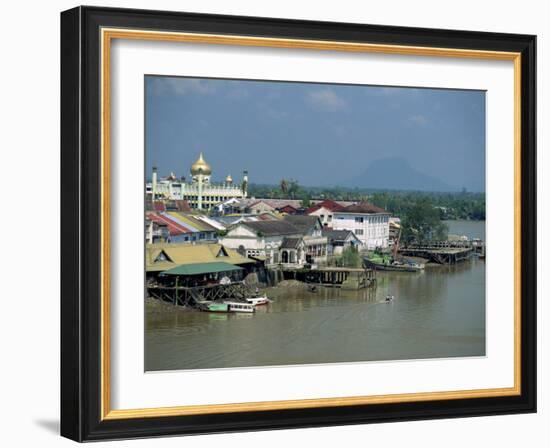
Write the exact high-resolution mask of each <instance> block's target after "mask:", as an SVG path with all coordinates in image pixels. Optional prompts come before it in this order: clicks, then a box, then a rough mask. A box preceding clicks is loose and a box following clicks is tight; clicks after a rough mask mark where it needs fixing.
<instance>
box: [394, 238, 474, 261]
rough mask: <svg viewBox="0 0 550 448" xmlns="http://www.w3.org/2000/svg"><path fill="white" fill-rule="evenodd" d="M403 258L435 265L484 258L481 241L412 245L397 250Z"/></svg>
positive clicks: (433, 242) (436, 242) (435, 242)
mask: <svg viewBox="0 0 550 448" xmlns="http://www.w3.org/2000/svg"><path fill="white" fill-rule="evenodd" d="M399 253H400V254H401V255H404V256H410V257H420V258H425V259H426V260H428V261H431V262H433V263H437V264H455V263H460V262H461V261H464V260H467V259H468V258H470V257H471V256H472V255H474V254H477V255H480V256H482V257H483V256H485V243H483V242H482V241H476V240H474V241H471V240H468V241H431V242H430V243H427V244H413V245H409V246H407V247H404V248H400V249H399Z"/></svg>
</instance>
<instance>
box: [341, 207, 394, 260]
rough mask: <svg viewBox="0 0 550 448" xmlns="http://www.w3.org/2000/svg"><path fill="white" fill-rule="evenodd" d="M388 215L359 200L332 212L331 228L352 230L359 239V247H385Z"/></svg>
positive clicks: (388, 226) (388, 232)
mask: <svg viewBox="0 0 550 448" xmlns="http://www.w3.org/2000/svg"><path fill="white" fill-rule="evenodd" d="M390 216H391V215H390V213H388V212H386V211H385V210H384V209H382V208H380V207H376V206H374V205H372V204H369V203H367V202H361V203H359V204H357V205H350V206H348V207H345V208H343V209H342V210H340V211H337V212H334V219H333V222H332V228H333V229H334V230H350V231H352V232H353V233H354V234H355V236H356V237H357V238H358V239H359V240H360V241H361V247H360V249H364V250H373V249H385V248H387V247H388V241H389V234H390V225H389V220H390Z"/></svg>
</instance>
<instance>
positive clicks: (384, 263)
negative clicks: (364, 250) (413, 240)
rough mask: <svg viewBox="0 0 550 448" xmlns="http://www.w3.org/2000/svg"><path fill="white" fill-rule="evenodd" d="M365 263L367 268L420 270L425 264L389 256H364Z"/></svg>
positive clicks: (401, 270) (378, 269) (404, 270)
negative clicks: (398, 259)
mask: <svg viewBox="0 0 550 448" xmlns="http://www.w3.org/2000/svg"><path fill="white" fill-rule="evenodd" d="M363 264H364V266H365V267H366V268H370V269H375V270H377V271H398V272H419V271H421V270H422V269H424V266H423V265H421V264H418V263H412V262H410V261H397V260H393V259H392V257H389V256H371V257H364V258H363Z"/></svg>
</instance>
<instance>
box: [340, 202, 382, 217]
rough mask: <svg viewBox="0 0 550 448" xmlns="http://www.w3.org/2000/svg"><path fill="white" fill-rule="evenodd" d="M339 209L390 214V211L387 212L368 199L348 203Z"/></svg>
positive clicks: (344, 211) (346, 211) (349, 211)
mask: <svg viewBox="0 0 550 448" xmlns="http://www.w3.org/2000/svg"><path fill="white" fill-rule="evenodd" d="M338 211H340V212H343V213H387V214H388V215H389V212H387V211H386V210H384V209H383V208H380V207H377V206H376V205H373V204H370V203H368V202H366V201H363V202H360V203H359V204H355V205H348V206H347V207H344V208H343V209H342V210H338Z"/></svg>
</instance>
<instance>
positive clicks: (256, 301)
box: [246, 294, 270, 306]
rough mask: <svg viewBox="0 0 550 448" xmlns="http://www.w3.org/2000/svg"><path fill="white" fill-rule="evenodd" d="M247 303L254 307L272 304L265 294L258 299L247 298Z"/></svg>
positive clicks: (257, 297)
mask: <svg viewBox="0 0 550 448" xmlns="http://www.w3.org/2000/svg"><path fill="white" fill-rule="evenodd" d="M246 301H247V302H248V303H250V304H251V305H254V306H258V305H267V304H268V303H269V302H270V300H269V299H268V298H267V296H266V295H265V294H263V295H260V296H256V297H247V298H246Z"/></svg>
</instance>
